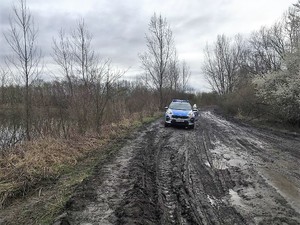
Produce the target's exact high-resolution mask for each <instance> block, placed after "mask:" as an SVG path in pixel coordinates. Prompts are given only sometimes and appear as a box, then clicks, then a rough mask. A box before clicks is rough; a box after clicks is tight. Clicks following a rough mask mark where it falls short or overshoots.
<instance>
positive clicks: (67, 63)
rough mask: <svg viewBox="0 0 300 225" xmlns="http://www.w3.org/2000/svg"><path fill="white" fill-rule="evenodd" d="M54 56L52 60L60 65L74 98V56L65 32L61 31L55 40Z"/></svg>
mask: <svg viewBox="0 0 300 225" xmlns="http://www.w3.org/2000/svg"><path fill="white" fill-rule="evenodd" d="M52 48H53V54H52V58H53V59H54V61H55V62H56V63H57V64H58V65H59V67H60V68H61V70H62V74H63V76H64V77H65V78H66V80H67V82H68V86H69V89H70V94H71V96H73V94H74V93H73V82H72V78H73V77H74V75H73V58H74V56H73V54H72V46H71V43H70V39H69V38H68V37H67V35H66V33H65V31H64V30H63V29H61V30H60V31H59V34H58V39H53V47H52Z"/></svg>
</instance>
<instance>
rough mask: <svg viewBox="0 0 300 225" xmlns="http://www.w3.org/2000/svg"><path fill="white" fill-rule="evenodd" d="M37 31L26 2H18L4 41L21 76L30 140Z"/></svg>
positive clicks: (27, 130) (37, 57)
mask: <svg viewBox="0 0 300 225" xmlns="http://www.w3.org/2000/svg"><path fill="white" fill-rule="evenodd" d="M37 34H38V31H37V29H36V28H35V26H34V19H33V17H32V14H31V13H30V11H29V9H28V7H27V5H26V0H19V1H18V5H17V6H13V17H11V18H10V30H9V31H8V32H7V33H5V35H4V36H5V39H6V41H7V43H8V44H9V46H10V47H11V49H12V51H13V52H14V57H11V58H10V62H11V63H12V64H13V66H14V67H15V69H16V70H17V72H18V73H19V74H20V75H21V76H22V77H21V79H22V80H23V82H24V83H23V84H24V85H25V96H24V100H25V126H26V138H27V140H30V139H31V135H30V130H31V113H32V112H31V99H30V83H31V82H32V81H33V80H34V79H35V78H36V77H37V75H38V74H39V71H40V67H39V64H40V60H41V51H40V50H39V49H38V48H37Z"/></svg>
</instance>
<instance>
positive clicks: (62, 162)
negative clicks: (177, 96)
mask: <svg viewBox="0 0 300 225" xmlns="http://www.w3.org/2000/svg"><path fill="white" fill-rule="evenodd" d="M159 116H160V114H159V113H158V114H155V115H154V116H152V117H144V118H143V119H142V120H141V119H140V117H139V116H138V115H137V116H136V117H132V118H131V119H130V120H129V119H125V120H123V121H121V122H120V123H118V124H110V125H107V126H104V127H103V128H102V129H103V130H102V135H100V136H99V135H96V134H93V133H90V134H86V135H85V136H74V137H72V138H71V139H68V140H66V139H53V138H45V139H40V140H35V141H32V142H28V143H25V144H22V145H19V146H16V147H15V148H14V149H12V150H11V151H10V152H9V153H8V154H6V155H4V156H3V157H2V158H1V159H0V201H1V207H2V209H1V212H0V224H49V223H51V221H52V220H53V218H54V217H55V216H57V215H58V214H59V212H60V210H61V209H62V208H63V206H64V204H65V202H66V201H67V200H68V198H69V196H70V195H71V193H72V192H73V190H74V189H75V188H76V186H77V185H78V184H80V183H81V182H82V180H83V179H85V178H86V177H88V176H89V175H90V174H91V172H92V171H93V168H94V167H95V165H97V164H99V163H100V164H101V163H105V162H106V161H107V160H108V158H109V157H110V156H112V155H113V153H115V152H116V151H117V150H118V149H119V148H120V147H121V146H122V145H123V144H124V142H125V141H124V138H125V137H126V136H128V135H129V134H130V133H131V132H132V131H133V130H134V129H137V128H139V127H142V126H143V125H144V124H145V123H149V122H151V121H154V120H155V119H157V118H158V117H159ZM16 215H17V216H16Z"/></svg>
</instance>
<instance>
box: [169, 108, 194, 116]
mask: <svg viewBox="0 0 300 225" xmlns="http://www.w3.org/2000/svg"><path fill="white" fill-rule="evenodd" d="M171 110H172V113H173V115H176V116H188V114H189V112H190V111H191V110H177V109H171Z"/></svg>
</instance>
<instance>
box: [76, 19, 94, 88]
mask: <svg viewBox="0 0 300 225" xmlns="http://www.w3.org/2000/svg"><path fill="white" fill-rule="evenodd" d="M71 42H72V48H73V57H74V63H75V65H76V68H75V70H76V71H75V73H76V74H77V75H78V76H80V77H81V80H82V81H83V83H84V85H88V83H89V82H91V81H92V80H93V79H94V77H93V75H94V73H93V72H94V71H95V70H96V68H95V67H96V66H97V61H98V57H97V56H96V55H95V51H94V50H93V48H92V46H91V42H92V34H91V33H90V32H89V30H88V28H87V26H86V24H85V22H84V20H83V19H81V20H80V21H79V22H78V24H77V27H76V28H75V29H74V31H73V33H72V39H71Z"/></svg>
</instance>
